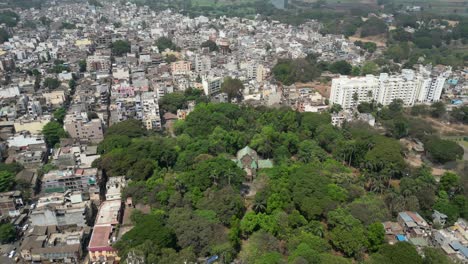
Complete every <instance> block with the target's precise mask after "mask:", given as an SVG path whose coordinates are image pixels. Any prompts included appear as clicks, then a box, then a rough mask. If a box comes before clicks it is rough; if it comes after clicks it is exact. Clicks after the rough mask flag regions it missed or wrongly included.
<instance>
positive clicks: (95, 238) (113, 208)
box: [88, 200, 122, 263]
mask: <svg viewBox="0 0 468 264" xmlns="http://www.w3.org/2000/svg"><path fill="white" fill-rule="evenodd" d="M121 216H122V202H121V201H120V200H112V201H104V202H103V203H102V204H101V206H100V207H99V212H98V215H97V217H96V223H95V225H94V228H93V234H92V235H91V239H90V241H89V245H88V251H89V257H90V260H91V261H93V262H97V261H99V262H100V263H107V262H112V261H118V260H119V259H120V258H119V256H118V254H117V253H118V252H117V250H116V249H115V248H113V247H112V243H114V242H115V241H116V239H117V237H116V235H117V234H116V232H115V231H116V226H117V225H118V224H119V223H120V221H121Z"/></svg>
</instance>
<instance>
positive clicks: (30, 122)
mask: <svg viewBox="0 0 468 264" xmlns="http://www.w3.org/2000/svg"><path fill="white" fill-rule="evenodd" d="M50 120H51V117H50V116H41V117H35V118H30V117H28V116H24V117H22V118H19V119H16V120H15V123H14V126H15V131H16V132H21V131H27V132H29V133H31V134H35V135H37V134H40V133H42V129H43V128H44V126H45V125H47V123H49V122H50Z"/></svg>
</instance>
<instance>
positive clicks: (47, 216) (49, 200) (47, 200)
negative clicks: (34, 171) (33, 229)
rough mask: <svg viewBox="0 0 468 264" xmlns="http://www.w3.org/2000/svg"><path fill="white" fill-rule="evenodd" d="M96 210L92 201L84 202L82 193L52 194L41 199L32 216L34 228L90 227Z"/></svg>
mask: <svg viewBox="0 0 468 264" xmlns="http://www.w3.org/2000/svg"><path fill="white" fill-rule="evenodd" d="M94 213H95V210H93V207H92V204H91V202H90V201H84V200H83V196H82V194H81V192H70V191H68V192H66V193H51V194H48V195H45V196H43V197H40V198H39V199H38V202H37V206H36V208H35V209H34V210H33V211H32V212H31V214H30V216H29V217H30V220H31V225H33V226H50V225H56V226H69V225H77V226H82V227H85V226H89V225H91V224H92V221H93V217H94Z"/></svg>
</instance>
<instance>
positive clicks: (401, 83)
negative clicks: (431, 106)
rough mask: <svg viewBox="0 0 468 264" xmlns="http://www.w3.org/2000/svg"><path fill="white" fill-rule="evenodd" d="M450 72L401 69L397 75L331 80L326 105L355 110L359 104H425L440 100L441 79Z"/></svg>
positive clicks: (443, 79)
mask: <svg viewBox="0 0 468 264" xmlns="http://www.w3.org/2000/svg"><path fill="white" fill-rule="evenodd" d="M449 74H450V70H445V71H444V70H440V71H432V72H430V73H428V71H427V69H426V68H424V67H422V66H421V68H420V70H419V71H418V72H415V71H413V70H409V69H404V70H402V72H401V73H400V74H396V75H390V74H388V73H381V74H380V76H378V77H377V76H374V75H366V76H364V77H348V76H340V77H339V78H335V79H333V80H332V87H331V94H330V104H339V105H341V106H342V107H343V108H344V109H350V108H354V107H356V106H357V105H358V104H359V103H362V102H371V101H374V102H376V103H380V104H382V105H389V104H390V103H391V102H392V101H394V100H396V99H400V100H402V101H403V104H404V105H405V106H412V105H414V104H415V103H429V102H435V101H438V100H439V99H440V96H441V93H442V89H443V87H444V84H445V80H446V79H447V77H448V76H449Z"/></svg>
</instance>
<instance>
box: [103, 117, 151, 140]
mask: <svg viewBox="0 0 468 264" xmlns="http://www.w3.org/2000/svg"><path fill="white" fill-rule="evenodd" d="M145 134H146V132H145V130H144V129H143V124H142V123H141V121H139V120H136V119H128V120H125V121H122V122H119V123H117V124H114V125H112V126H110V127H109V129H107V132H106V136H110V135H122V136H128V137H130V138H137V137H141V136H144V135H145Z"/></svg>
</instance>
